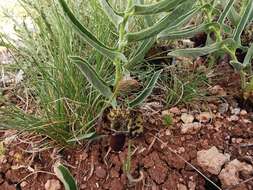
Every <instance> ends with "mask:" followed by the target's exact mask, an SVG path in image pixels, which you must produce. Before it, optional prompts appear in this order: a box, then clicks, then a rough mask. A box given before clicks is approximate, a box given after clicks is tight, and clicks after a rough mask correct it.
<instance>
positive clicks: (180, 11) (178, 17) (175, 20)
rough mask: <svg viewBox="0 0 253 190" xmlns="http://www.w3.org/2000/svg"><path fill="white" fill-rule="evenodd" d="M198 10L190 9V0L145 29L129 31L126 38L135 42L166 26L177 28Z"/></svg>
mask: <svg viewBox="0 0 253 190" xmlns="http://www.w3.org/2000/svg"><path fill="white" fill-rule="evenodd" d="M191 3H192V2H191ZM198 11H199V9H190V11H189V2H186V3H183V4H182V5H180V6H179V7H177V8H176V9H175V10H174V11H173V12H172V13H169V14H168V15H166V16H165V17H163V18H162V19H161V20H160V21H158V22H157V23H156V24H154V25H153V26H151V27H148V28H146V29H143V30H141V31H139V32H133V33H128V34H127V35H126V39H127V41H128V42H133V41H140V40H144V39H146V38H150V37H154V36H156V35H157V34H159V33H160V32H161V31H163V30H164V29H166V28H171V29H172V28H173V29H174V28H177V27H178V26H180V25H181V24H182V23H184V22H186V21H188V20H189V19H190V18H191V17H192V16H193V15H194V14H195V13H197V12H198Z"/></svg>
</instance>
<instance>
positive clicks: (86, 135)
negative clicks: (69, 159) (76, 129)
mask: <svg viewBox="0 0 253 190" xmlns="http://www.w3.org/2000/svg"><path fill="white" fill-rule="evenodd" d="M95 134H96V132H91V133H87V134H84V135H80V136H78V137H76V138H73V139H70V140H68V141H67V142H68V143H71V142H76V141H81V140H86V139H90V138H92V137H94V136H95Z"/></svg>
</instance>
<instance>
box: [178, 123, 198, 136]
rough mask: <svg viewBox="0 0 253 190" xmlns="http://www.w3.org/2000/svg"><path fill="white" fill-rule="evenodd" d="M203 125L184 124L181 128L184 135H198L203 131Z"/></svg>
mask: <svg viewBox="0 0 253 190" xmlns="http://www.w3.org/2000/svg"><path fill="white" fill-rule="evenodd" d="M201 126H202V125H201V123H198V122H194V123H184V124H182V126H181V133H182V134H196V133H197V132H198V131H199V130H200V129H201Z"/></svg>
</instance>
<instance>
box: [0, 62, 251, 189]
mask: <svg viewBox="0 0 253 190" xmlns="http://www.w3.org/2000/svg"><path fill="white" fill-rule="evenodd" d="M224 65H226V64H224V63H221V64H220V65H219V67H218V68H217V71H218V70H220V71H222V72H224V68H227V66H224ZM225 71H227V70H226V69H225ZM220 76H223V78H222V80H219V79H220ZM224 76H225V77H224ZM215 77H216V79H217V80H213V81H214V82H215V84H214V85H213V86H212V87H210V88H209V89H208V96H207V97H206V98H205V99H204V100H199V101H196V102H192V103H190V104H187V105H178V106H175V107H172V108H170V109H164V107H163V105H161V104H160V102H159V101H152V102H149V103H147V104H145V105H144V106H143V107H142V108H141V109H142V111H143V113H144V117H145V125H144V127H145V129H144V133H143V134H142V135H141V136H140V137H136V138H134V139H132V140H131V143H132V145H133V147H134V148H133V150H132V153H131V172H130V174H131V175H127V174H126V173H125V172H124V170H123V168H124V163H125V161H126V158H127V153H128V149H127V145H128V143H127V142H128V141H126V143H125V145H124V147H123V149H122V150H121V151H118V152H115V151H113V150H111V148H110V141H109V138H108V137H105V138H101V139H98V140H96V141H94V142H92V143H91V144H87V143H86V144H82V145H78V146H76V147H75V148H73V147H69V148H64V149H62V148H61V147H58V146H53V145H52V144H51V143H50V144H49V143H48V140H47V139H46V138H44V137H42V136H38V135H35V134H17V132H16V131H12V130H7V131H1V132H0V137H1V140H2V141H1V143H0V189H1V190H15V189H19V190H20V189H22V190H43V189H46V190H61V189H63V185H62V184H61V183H60V181H58V180H57V178H56V176H55V175H54V173H53V168H52V166H53V164H54V163H55V162H56V161H59V160H60V161H61V162H62V163H64V164H65V165H66V166H67V167H68V168H69V169H70V171H71V173H72V174H73V175H74V177H75V179H76V180H77V183H78V186H79V188H80V189H110V190H121V189H122V190H123V189H145V190H146V189H147V190H148V189H150V190H156V189H157V190H158V189H161V190H166V189H167V190H216V189H226V190H230V189H237V190H252V189H253V109H252V108H253V107H252V104H250V103H249V102H244V101H242V100H241V99H240V98H239V95H238V89H237V88H238V80H237V79H238V77H237V75H234V74H232V72H231V73H230V74H229V73H226V74H224V73H219V72H218V73H217V74H216V76H215ZM236 81H237V82H236ZM3 84H4V83H3ZM235 94H237V95H235ZM166 116H169V117H172V119H173V124H172V125H168V126H166V125H165V124H164V123H163V118H164V117H166ZM99 127H100V126H99V124H98V126H97V128H99Z"/></svg>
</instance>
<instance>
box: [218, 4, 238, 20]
mask: <svg viewBox="0 0 253 190" xmlns="http://www.w3.org/2000/svg"><path fill="white" fill-rule="evenodd" d="M234 2H235V0H229V1H228V2H227V4H226V6H225V7H224V10H223V12H222V13H221V15H220V17H219V19H218V23H220V24H223V23H224V21H225V19H226V17H227V15H228V14H229V12H230V11H231V8H232V7H233V5H234Z"/></svg>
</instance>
